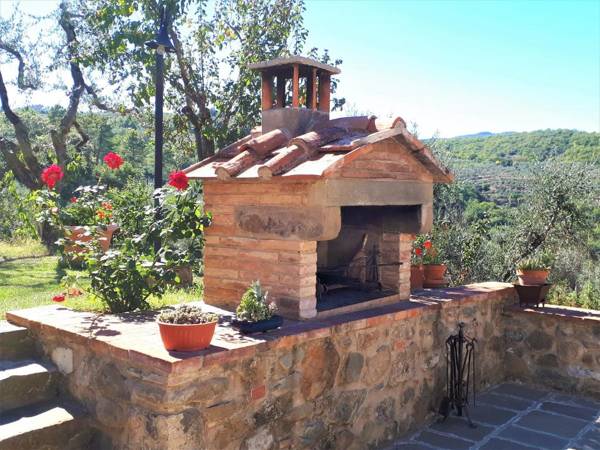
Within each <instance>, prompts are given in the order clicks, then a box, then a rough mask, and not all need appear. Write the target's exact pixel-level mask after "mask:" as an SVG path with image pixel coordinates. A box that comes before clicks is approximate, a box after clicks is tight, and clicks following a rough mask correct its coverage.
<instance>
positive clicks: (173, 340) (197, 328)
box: [158, 321, 217, 352]
mask: <svg viewBox="0 0 600 450" xmlns="http://www.w3.org/2000/svg"><path fill="white" fill-rule="evenodd" d="M158 327H159V330H160V337H161V339H162V341H163V344H164V346H165V348H166V349H167V350H169V351H178V352H193V351H198V350H204V349H205V348H207V347H208V346H209V345H210V341H211V340H212V338H213V335H214V334H215V328H216V327H217V321H214V322H209V323H195V324H174V323H164V322H158Z"/></svg>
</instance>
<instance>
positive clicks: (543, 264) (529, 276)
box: [517, 253, 552, 285]
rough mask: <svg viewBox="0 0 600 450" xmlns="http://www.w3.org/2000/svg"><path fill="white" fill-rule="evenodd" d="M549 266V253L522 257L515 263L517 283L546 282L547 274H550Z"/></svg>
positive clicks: (550, 260) (550, 264)
mask: <svg viewBox="0 0 600 450" xmlns="http://www.w3.org/2000/svg"><path fill="white" fill-rule="evenodd" d="M551 266H552V258H551V257H550V255H547V254H543V253H542V254H539V255H534V256H531V257H529V258H525V259H522V260H521V261H520V262H519V263H518V264H517V277H518V278H519V284H521V285H541V284H546V282H547V281H548V275H550V268H551Z"/></svg>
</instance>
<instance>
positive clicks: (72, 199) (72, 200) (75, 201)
mask: <svg viewBox="0 0 600 450" xmlns="http://www.w3.org/2000/svg"><path fill="white" fill-rule="evenodd" d="M69 201H70V202H71V203H77V197H71V198H70V199H69Z"/></svg>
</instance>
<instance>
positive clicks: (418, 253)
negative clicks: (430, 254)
mask: <svg viewBox="0 0 600 450" xmlns="http://www.w3.org/2000/svg"><path fill="white" fill-rule="evenodd" d="M422 254H423V250H421V249H420V248H418V247H417V248H415V255H417V256H421V255H422Z"/></svg>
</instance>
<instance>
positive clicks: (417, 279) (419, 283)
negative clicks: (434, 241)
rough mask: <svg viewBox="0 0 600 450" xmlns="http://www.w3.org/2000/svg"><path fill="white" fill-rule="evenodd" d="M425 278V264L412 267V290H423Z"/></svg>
mask: <svg viewBox="0 0 600 450" xmlns="http://www.w3.org/2000/svg"><path fill="white" fill-rule="evenodd" d="M424 278H425V276H424V273H423V264H417V265H412V266H410V290H411V291H416V290H418V289H423V280H424Z"/></svg>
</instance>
